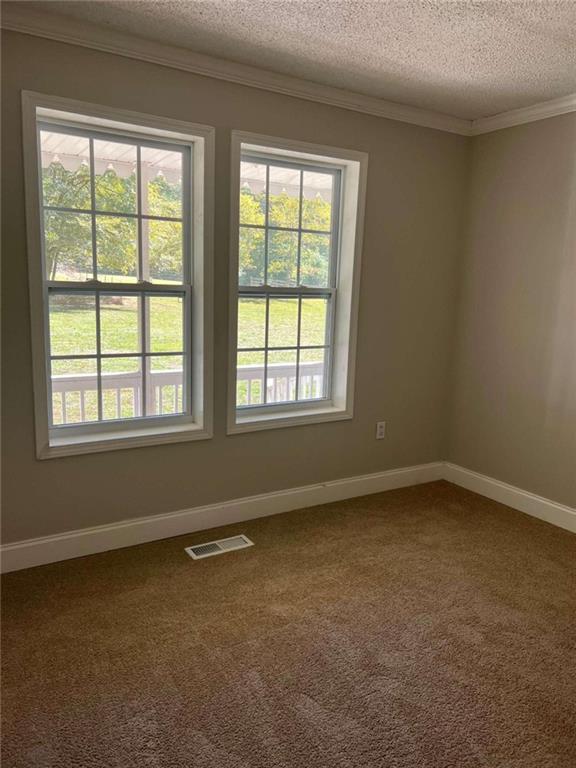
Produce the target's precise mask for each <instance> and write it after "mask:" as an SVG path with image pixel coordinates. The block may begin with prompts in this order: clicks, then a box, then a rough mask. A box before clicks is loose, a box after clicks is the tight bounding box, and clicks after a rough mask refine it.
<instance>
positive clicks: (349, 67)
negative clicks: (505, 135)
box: [27, 0, 576, 119]
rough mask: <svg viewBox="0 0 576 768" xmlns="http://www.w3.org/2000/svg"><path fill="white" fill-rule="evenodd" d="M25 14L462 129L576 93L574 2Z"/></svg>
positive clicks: (353, 1) (255, 2)
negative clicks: (405, 109) (369, 100)
mask: <svg viewBox="0 0 576 768" xmlns="http://www.w3.org/2000/svg"><path fill="white" fill-rule="evenodd" d="M27 5H28V7H35V8H37V9H39V10H42V11H51V12H54V13H59V14H64V15H67V16H71V17H74V18H76V19H86V20H88V21H91V22H95V23H97V24H100V25H107V26H110V27H112V28H114V29H116V30H119V31H124V32H129V33H132V34H135V35H138V36H140V37H144V38H149V39H152V40H157V41H160V42H163V43H171V44H174V45H177V46H180V47H183V48H188V49H190V50H192V51H197V52H199V53H205V54H210V55H212V56H218V57H221V58H226V59H230V60H232V61H237V62H241V63H243V64H251V65H253V66H256V67H260V68H263V69H268V70H271V71H275V72H280V73H283V74H288V75H294V76H296V77H300V78H305V79H307V80H312V81H315V82H318V83H324V84H327V85H332V86H337V87H340V88H345V89H348V90H353V91H357V92H359V93H363V94H367V95H370V96H376V97H380V98H383V99H387V100H389V101H396V102H399V103H402V104H409V105H413V106H418V107H423V108H426V109H431V110H435V111H437V112H444V113H446V114H450V115H455V116H458V117H463V118H467V119H475V118H478V117H487V116H489V115H493V114H497V113H499V112H505V111H508V110H510V109H516V108H519V107H526V106H530V105H532V104H535V103H538V102H540V101H545V100H548V99H553V98H557V97H561V96H565V95H567V94H569V93H573V92H576V0H445V1H444V2H438V1H437V0H381V1H380V2H373V1H372V2H370V1H368V0H305V1H302V0H205V1H203V2H195V1H194V0H156V2H149V1H140V0H130V1H126V0H115V1H114V2H77V1H76V0H72V1H69V2H60V1H58V2H51V1H48V2H32V3H28V4H27Z"/></svg>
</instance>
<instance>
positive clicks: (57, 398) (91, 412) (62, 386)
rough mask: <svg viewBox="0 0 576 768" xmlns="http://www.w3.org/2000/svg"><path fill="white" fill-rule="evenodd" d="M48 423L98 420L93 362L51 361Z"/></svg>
mask: <svg viewBox="0 0 576 768" xmlns="http://www.w3.org/2000/svg"><path fill="white" fill-rule="evenodd" d="M51 373H52V423H53V424H78V423H81V422H85V421H96V420H97V419H98V377H97V368H96V360H95V359H90V360H52V363H51Z"/></svg>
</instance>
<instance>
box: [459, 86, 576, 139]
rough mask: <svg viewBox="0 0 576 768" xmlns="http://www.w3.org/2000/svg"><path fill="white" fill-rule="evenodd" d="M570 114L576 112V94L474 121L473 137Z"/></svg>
mask: <svg viewBox="0 0 576 768" xmlns="http://www.w3.org/2000/svg"><path fill="white" fill-rule="evenodd" d="M568 112H576V93H572V94H570V95H569V96H563V97H562V98H560V99H551V100H550V101H542V102H540V103H539V104H533V105H532V106H531V107H524V108H523V109H513V110H511V111H510V112H501V113H500V114H499V115H493V116H492V117H482V118H480V119H479V120H474V121H472V129H471V132H470V134H471V135H472V136H480V135H481V134H483V133H492V131H500V130H501V129H502V128H512V127H513V126H515V125H523V124H524V123H533V122H536V121H537V120H545V119H546V118H548V117H556V116H557V115H565V114H567V113H568Z"/></svg>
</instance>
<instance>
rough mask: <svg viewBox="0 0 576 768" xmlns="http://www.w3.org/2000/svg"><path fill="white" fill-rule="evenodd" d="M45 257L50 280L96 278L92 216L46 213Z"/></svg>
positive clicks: (85, 214)
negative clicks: (93, 260) (93, 267)
mask: <svg viewBox="0 0 576 768" xmlns="http://www.w3.org/2000/svg"><path fill="white" fill-rule="evenodd" d="M44 253H45V255H46V279H47V280H90V279H91V278H92V277H93V269H92V217H91V216H90V214H88V213H60V212H56V211H46V212H45V214H44Z"/></svg>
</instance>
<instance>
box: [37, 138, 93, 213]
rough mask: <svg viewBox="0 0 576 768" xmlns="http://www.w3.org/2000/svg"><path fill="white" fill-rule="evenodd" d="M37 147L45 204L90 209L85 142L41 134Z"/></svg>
mask: <svg viewBox="0 0 576 768" xmlns="http://www.w3.org/2000/svg"><path fill="white" fill-rule="evenodd" d="M40 148H41V157H42V193H43V202H44V205H54V206H57V207H59V208H84V209H85V210H86V209H89V208H91V207H92V206H91V204H90V203H91V193H90V143H89V141H88V139H86V138H84V137H83V136H72V135H69V134H65V133H56V132H54V131H40Z"/></svg>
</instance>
